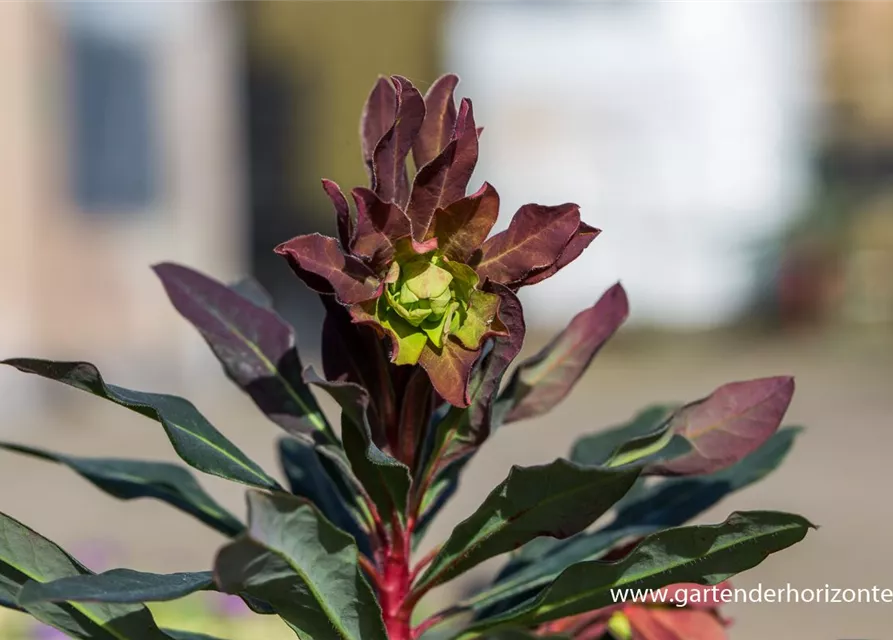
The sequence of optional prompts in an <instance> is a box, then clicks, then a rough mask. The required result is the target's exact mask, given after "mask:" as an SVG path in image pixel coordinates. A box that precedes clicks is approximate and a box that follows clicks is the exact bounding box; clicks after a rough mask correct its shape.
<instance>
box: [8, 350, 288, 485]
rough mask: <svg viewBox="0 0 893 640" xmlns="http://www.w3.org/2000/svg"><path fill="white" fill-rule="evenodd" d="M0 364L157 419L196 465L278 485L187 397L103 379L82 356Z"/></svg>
mask: <svg viewBox="0 0 893 640" xmlns="http://www.w3.org/2000/svg"><path fill="white" fill-rule="evenodd" d="M2 364H8V365H10V366H13V367H15V368H16V369H18V370H19V371H24V372H25V373H34V374H37V375H39V376H41V377H44V378H48V379H50V380H56V381H58V382H61V383H63V384H67V385H68V386H70V387H74V388H75V389H80V390H81V391H86V392H87V393H91V394H93V395H95V396H98V397H100V398H103V399H105V400H109V401H111V402H114V403H115V404H117V405H120V406H122V407H127V408H128V409H130V410H131V411H135V412H136V413H139V414H140V415H143V416H146V417H147V418H150V419H152V420H155V421H156V422H159V423H160V424H161V426H162V427H164V430H165V432H166V433H167V437H168V439H169V440H170V442H171V444H172V445H173V446H174V450H175V451H176V452H177V454H178V455H179V456H180V457H181V458H182V459H183V461H184V462H186V463H187V464H189V465H190V466H192V467H194V468H196V469H198V470H199V471H204V472H205V473H210V474H211V475H215V476H220V477H221V478H226V479H227V480H232V481H234V482H241V483H242V484H247V485H249V486H254V487H261V488H264V489H279V488H280V487H279V484H278V483H277V482H276V481H275V480H274V479H273V478H271V477H270V476H268V475H267V474H266V473H264V471H263V469H261V468H260V467H259V466H257V465H256V464H255V463H254V462H252V461H251V460H250V459H249V458H248V457H246V456H245V454H244V453H242V451H241V450H239V449H238V448H237V447H236V445H234V444H233V443H232V442H230V441H229V440H227V439H226V438H225V437H224V436H223V434H221V433H220V432H219V431H217V429H215V428H214V426H213V425H212V424H211V423H210V422H208V421H207V419H206V418H205V417H204V416H203V415H202V414H201V413H199V412H198V409H196V408H195V406H193V404H192V403H191V402H189V401H188V400H184V399H183V398H180V397H177V396H171V395H166V394H160V393H144V392H142V391H133V390H131V389H125V388H124V387H116V386H115V385H111V384H106V383H105V381H104V380H103V379H102V376H101V375H100V373H99V370H98V369H97V368H96V367H95V366H93V365H92V364H90V363H88V362H53V361H50V360H38V359H31V358H13V359H10V360H4V361H3V362H2Z"/></svg>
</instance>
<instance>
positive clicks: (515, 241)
mask: <svg viewBox="0 0 893 640" xmlns="http://www.w3.org/2000/svg"><path fill="white" fill-rule="evenodd" d="M579 225H580V207H579V206H577V205H575V204H573V203H567V204H561V205H558V206H555V207H545V206H542V205H538V204H526V205H524V206H523V207H521V208H520V209H518V211H517V213H515V215H514V217H513V218H512V221H511V222H510V223H509V227H508V229H506V230H505V231H502V232H501V233H497V234H496V235H495V236H493V237H492V238H490V239H489V240H487V241H486V242H485V243H484V246H483V247H482V248H481V259H480V262H479V263H478V265H477V272H478V275H480V277H481V280H485V279H487V278H489V279H490V280H492V281H493V282H499V283H500V284H505V285H509V286H518V285H520V284H521V283H523V282H524V279H525V278H526V277H527V276H528V275H530V274H532V273H536V272H538V271H541V270H543V269H548V268H549V267H551V266H553V265H554V264H555V262H556V261H557V260H558V259H559V258H560V257H561V254H562V252H563V251H564V248H565V247H566V246H567V244H568V242H570V240H571V238H573V236H574V234H575V233H576V232H577V228H578V227H579Z"/></svg>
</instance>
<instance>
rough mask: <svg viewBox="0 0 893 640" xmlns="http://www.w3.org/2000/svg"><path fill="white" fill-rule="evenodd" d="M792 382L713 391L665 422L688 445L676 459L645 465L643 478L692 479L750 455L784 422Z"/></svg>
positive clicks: (729, 386)
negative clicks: (646, 474) (649, 475)
mask: <svg viewBox="0 0 893 640" xmlns="http://www.w3.org/2000/svg"><path fill="white" fill-rule="evenodd" d="M793 395H794V379H793V378H791V377H786V376H780V377H776V378H760V379H758V380H749V381H747V382H732V383H730V384H726V385H723V386H721V387H719V388H718V389H717V390H716V391H714V392H713V393H712V394H710V396H709V397H707V398H705V399H704V400H700V401H698V402H695V403H692V404H689V405H687V406H685V407H683V408H682V409H680V410H679V411H678V412H676V413H675V414H674V415H673V417H672V418H671V419H670V425H669V428H670V429H671V430H672V432H673V433H675V434H678V435H680V436H682V437H684V438H685V439H686V440H688V442H689V443H691V450H690V451H689V452H688V453H687V454H684V455H682V456H681V457H678V458H675V459H672V460H669V461H666V462H659V463H655V464H653V465H651V466H650V467H649V469H648V470H647V472H648V473H653V474H658V475H695V474H704V473H711V472H713V471H718V470H720V469H723V468H725V467H727V466H729V465H731V464H734V463H735V462H737V461H738V460H740V459H741V458H743V457H744V456H746V455H747V454H749V453H751V452H752V451H755V450H756V449H757V448H758V447H759V446H760V445H761V444H763V443H764V442H765V441H766V440H767V439H768V438H769V437H771V436H772V434H773V433H775V432H776V430H777V429H778V426H779V425H780V424H781V420H782V418H784V414H785V411H787V408H788V405H790V403H791V398H792V397H793Z"/></svg>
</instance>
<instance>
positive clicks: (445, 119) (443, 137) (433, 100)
mask: <svg viewBox="0 0 893 640" xmlns="http://www.w3.org/2000/svg"><path fill="white" fill-rule="evenodd" d="M458 83H459V78H458V77H456V76H455V75H453V74H451V73H449V74H447V75H444V76H441V77H440V78H438V79H437V80H435V81H434V84H432V85H431V88H430V89H428V92H427V93H426V94H425V120H424V122H422V128H421V129H420V130H419V135H418V136H416V139H415V142H414V143H413V145H412V157H413V161H414V162H415V166H416V167H418V168H421V167H423V166H425V165H426V164H428V163H429V162H431V161H432V160H433V159H434V158H435V157H437V155H438V154H439V153H440V152H441V151H443V149H444V148H445V147H446V146H447V144H449V142H450V139H451V138H452V135H453V129H454V128H455V127H456V103H455V101H454V100H453V92H454V91H455V89H456V85H457V84H458Z"/></svg>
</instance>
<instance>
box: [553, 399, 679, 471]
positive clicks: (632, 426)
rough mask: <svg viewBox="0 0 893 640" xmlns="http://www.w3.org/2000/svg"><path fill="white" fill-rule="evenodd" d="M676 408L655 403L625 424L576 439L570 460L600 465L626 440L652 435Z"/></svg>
mask: <svg viewBox="0 0 893 640" xmlns="http://www.w3.org/2000/svg"><path fill="white" fill-rule="evenodd" d="M674 408H675V407H673V406H670V405H655V406H653V407H649V408H647V409H645V410H644V411H641V412H640V413H639V414H637V415H636V416H635V417H634V418H633V419H632V420H630V421H629V422H627V423H626V424H622V425H620V426H617V427H612V428H610V429H605V430H603V431H598V432H596V433H593V434H591V435H586V436H583V437H582V438H580V439H579V440H577V441H576V442H575V443H574V446H573V448H572V449H571V454H570V459H571V460H572V461H573V462H576V463H578V464H583V465H592V466H603V465H607V464H608V462H609V461H610V460H612V459H613V458H616V457H617V454H618V452H619V451H621V449H622V448H623V447H624V446H625V445H626V446H629V445H628V444H627V443H630V442H635V441H636V440H637V439H638V438H642V437H645V438H648V437H649V436H650V435H652V434H655V433H656V432H658V430H659V429H660V428H661V426H662V425H664V424H665V423H666V421H667V418H669V417H670V415H671V414H672V412H673V409H674Z"/></svg>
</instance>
